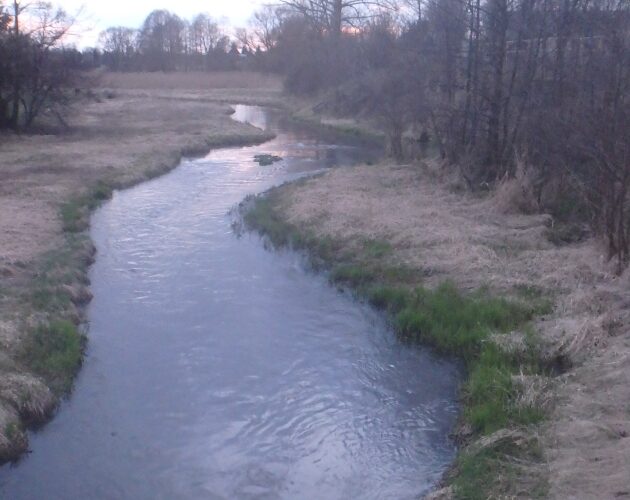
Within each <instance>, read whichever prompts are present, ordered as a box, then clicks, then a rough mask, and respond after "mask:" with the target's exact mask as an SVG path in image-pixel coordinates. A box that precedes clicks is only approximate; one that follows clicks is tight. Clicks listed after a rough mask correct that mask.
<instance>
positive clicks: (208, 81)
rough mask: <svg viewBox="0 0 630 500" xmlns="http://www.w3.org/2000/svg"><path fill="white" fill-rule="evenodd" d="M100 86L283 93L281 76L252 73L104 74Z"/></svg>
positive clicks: (128, 88) (127, 88)
mask: <svg viewBox="0 0 630 500" xmlns="http://www.w3.org/2000/svg"><path fill="white" fill-rule="evenodd" d="M100 84H101V86H103V87H107V88H117V89H126V90H130V89H141V90H158V89H161V90H177V91H182V90H210V89H253V90H279V89H281V88H282V81H281V79H280V78H279V77H278V76H277V75H271V74H263V73H253V72H249V71H216V72H199V71H190V72H187V73H183V72H172V73H160V72H156V73H110V72H107V73H103V74H102V75H101V76H100Z"/></svg>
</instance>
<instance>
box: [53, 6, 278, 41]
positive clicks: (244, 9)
mask: <svg viewBox="0 0 630 500" xmlns="http://www.w3.org/2000/svg"><path fill="white" fill-rule="evenodd" d="M52 1H53V3H54V4H55V5H58V6H60V7H63V8H64V9H65V10H67V11H68V12H69V13H72V14H73V13H76V12H78V11H79V9H82V13H81V16H80V19H81V24H80V27H78V29H77V30H75V31H77V32H80V33H81V35H80V39H79V37H77V38H75V39H74V40H73V43H77V44H78V45H81V46H90V45H94V44H95V42H96V39H97V38H98V34H99V33H100V32H101V31H102V30H104V29H106V28H108V27H110V26H128V27H130V28H137V27H139V26H140V25H141V24H142V21H143V20H144V19H145V17H146V16H147V15H148V14H149V13H150V12H151V11H152V10H155V9H168V10H170V11H172V12H174V13H175V14H177V15H178V16H180V17H183V18H186V19H190V18H191V17H192V16H194V15H195V14H198V13H200V12H206V13H208V14H210V15H211V16H212V17H214V18H216V19H224V21H225V22H226V24H227V23H229V24H231V25H233V26H245V25H246V24H247V21H248V20H249V18H250V17H251V15H252V13H253V12H254V11H255V10H256V9H257V8H258V7H259V6H260V5H262V4H263V3H270V2H269V0H205V1H204V0H176V1H173V0H171V1H168V0H106V1H103V0H100V1H98V0H92V1H90V0H52Z"/></svg>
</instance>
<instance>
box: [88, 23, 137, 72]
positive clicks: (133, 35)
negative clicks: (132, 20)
mask: <svg viewBox="0 0 630 500" xmlns="http://www.w3.org/2000/svg"><path fill="white" fill-rule="evenodd" d="M137 38H138V32H137V31H136V30H134V29H131V28H125V27H122V26H117V27H112V28H108V29H106V30H105V31H103V32H102V33H101V34H100V36H99V41H98V42H99V45H100V46H101V47H102V49H103V51H104V53H105V55H106V57H107V58H108V63H109V64H108V65H109V67H110V68H111V69H112V70H114V71H120V70H129V69H131V62H132V60H133V56H134V54H135V51H136V46H137Z"/></svg>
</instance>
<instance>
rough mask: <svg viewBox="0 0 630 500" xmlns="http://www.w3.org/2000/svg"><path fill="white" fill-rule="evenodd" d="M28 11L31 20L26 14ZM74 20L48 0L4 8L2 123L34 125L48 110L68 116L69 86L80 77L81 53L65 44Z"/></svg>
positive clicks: (60, 115)
mask: <svg viewBox="0 0 630 500" xmlns="http://www.w3.org/2000/svg"><path fill="white" fill-rule="evenodd" d="M25 12H26V13H27V14H28V22H26V23H24V29H23V26H22V23H21V18H22V15H23V14H24V13H25ZM73 23H74V19H73V18H72V17H70V16H68V15H67V14H66V13H65V12H64V11H63V10H61V9H55V8H53V7H52V5H51V4H49V3H46V2H34V3H27V4H21V3H20V2H18V1H17V0H14V2H13V3H12V5H11V8H10V9H9V10H8V11H6V10H4V9H3V11H2V22H1V23H0V24H1V25H2V30H1V32H0V37H1V39H2V40H1V42H0V45H1V47H0V52H3V55H2V56H0V57H1V59H2V61H4V62H2V61H0V64H2V65H3V66H4V67H3V71H2V76H1V77H0V85H1V87H0V95H1V96H2V97H0V110H1V111H2V117H3V118H2V119H1V120H0V123H1V124H3V125H5V126H7V125H8V126H11V127H13V128H14V129H19V128H22V127H28V126H30V125H31V124H32V123H33V122H34V120H35V118H36V117H37V116H39V115H40V114H42V112H49V113H50V114H52V115H54V116H56V117H57V118H59V119H60V120H62V121H63V117H62V112H63V110H64V108H65V106H66V105H67V104H68V102H69V97H68V95H69V93H68V88H69V87H71V86H73V84H74V83H75V81H76V78H77V73H76V69H77V65H76V64H74V63H73V58H74V56H75V54H70V53H69V52H67V51H64V50H63V49H62V48H60V47H59V45H60V43H61V42H62V41H63V39H64V37H65V36H66V35H67V33H68V31H69V30H70V28H71V26H72V25H73Z"/></svg>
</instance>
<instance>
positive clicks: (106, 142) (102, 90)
mask: <svg viewBox="0 0 630 500" xmlns="http://www.w3.org/2000/svg"><path fill="white" fill-rule="evenodd" d="M142 77H143V78H141V79H138V78H137V77H135V76H134V75H104V77H103V79H102V80H101V83H100V86H99V87H98V88H94V89H91V90H89V91H86V92H84V93H83V96H82V97H81V98H80V101H79V102H78V103H76V104H75V105H74V109H73V111H72V113H71V115H70V117H69V119H68V122H69V127H68V128H59V126H57V125H48V126H46V127H43V126H42V128H40V129H39V130H38V131H37V133H34V134H31V135H21V136H17V135H3V136H0V153H1V155H2V169H1V170H2V171H1V172H0V176H1V178H2V188H1V191H0V207H1V208H2V210H1V211H0V231H1V232H2V234H3V235H4V238H2V240H1V241H0V280H1V281H0V294H1V295H0V462H4V461H7V460H13V459H16V458H17V457H19V455H20V454H22V453H23V452H24V451H26V450H27V448H28V442H27V437H26V432H25V430H26V428H27V427H29V426H32V425H38V424H40V423H42V422H44V421H46V420H47V419H48V418H50V417H51V416H52V414H53V413H54V411H55V409H56V407H57V405H58V402H59V400H60V398H61V397H63V396H64V395H65V394H67V393H68V391H69V390H70V389H71V387H72V381H73V379H74V376H75V375H76V373H77V371H78V369H79V367H80V364H81V360H82V356H83V349H84V346H85V342H86V340H85V335H84V333H83V331H82V327H81V324H82V321H83V313H82V308H83V306H85V304H87V303H88V302H89V300H90V299H91V295H90V292H89V289H88V285H89V283H88V280H87V274H86V273H87V268H88V266H89V265H90V263H91V262H92V260H93V258H94V248H93V245H92V244H91V242H90V239H89V236H88V234H87V229H88V226H89V215H90V212H91V210H92V209H94V208H95V207H96V206H98V204H99V203H100V202H101V201H102V200H104V199H107V198H108V197H109V196H110V195H111V193H112V190H113V189H117V188H122V187H125V186H130V185H132V184H135V183H138V182H142V181H144V180H147V179H149V178H151V177H155V176H156V175H160V174H162V173H164V172H166V171H168V170H170V169H171V168H173V167H175V166H176V165H177V164H178V163H179V161H180V160H181V158H182V156H193V155H198V154H205V153H206V152H207V151H208V150H209V149H211V148H213V147H220V146H228V145H238V144H253V143H258V142H264V141H266V140H268V139H269V138H270V136H269V134H267V133H265V132H262V131H261V130H259V129H257V128H255V127H252V126H250V125H247V124H241V123H237V122H235V121H234V120H232V119H231V118H230V117H229V114H230V112H231V109H230V107H229V106H227V105H226V104H225V103H226V102H251V103H262V104H268V105H269V104H278V103H279V95H280V88H281V85H280V82H279V81H278V80H276V79H274V78H270V77H258V76H257V75H249V76H247V75H242V74H240V73H233V74H210V75H207V74H204V75H202V74H187V75H180V76H178V77H177V81H174V80H173V78H172V77H169V76H168V75H166V76H165V77H164V78H161V77H160V76H157V75H142ZM182 77H184V80H182ZM180 80H181V81H180ZM143 86H144V88H143Z"/></svg>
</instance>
